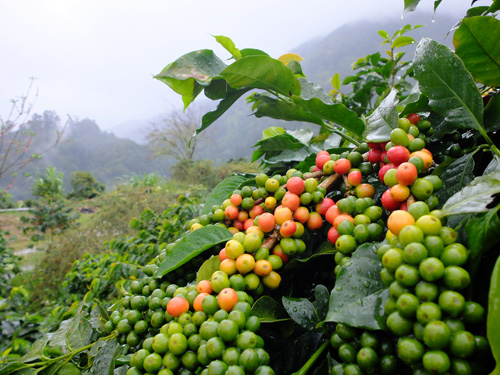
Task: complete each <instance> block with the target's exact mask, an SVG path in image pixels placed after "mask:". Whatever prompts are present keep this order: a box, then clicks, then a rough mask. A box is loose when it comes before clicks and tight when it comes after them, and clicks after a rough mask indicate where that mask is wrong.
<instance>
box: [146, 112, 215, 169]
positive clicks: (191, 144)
mask: <svg viewBox="0 0 500 375" xmlns="http://www.w3.org/2000/svg"><path fill="white" fill-rule="evenodd" d="M205 112H206V110H204V109H203V108H202V107H195V106H194V107H193V108H191V107H189V108H188V109H187V110H186V111H185V112H182V111H180V110H174V111H171V112H170V113H169V114H168V115H167V116H166V117H165V118H164V119H163V120H162V122H161V123H160V124H156V123H153V127H152V130H151V131H150V132H149V134H148V135H147V139H148V142H149V145H150V146H151V147H152V149H153V153H154V156H160V155H167V156H170V157H172V158H174V159H175V160H176V162H180V161H184V160H193V159H194V157H195V153H196V151H197V150H198V151H199V148H200V146H202V145H203V143H206V141H207V139H206V136H205V134H204V138H203V140H202V139H201V138H200V137H193V135H194V134H195V132H196V129H198V127H199V126H200V124H201V118H202V116H203V114H204V113H205Z"/></svg>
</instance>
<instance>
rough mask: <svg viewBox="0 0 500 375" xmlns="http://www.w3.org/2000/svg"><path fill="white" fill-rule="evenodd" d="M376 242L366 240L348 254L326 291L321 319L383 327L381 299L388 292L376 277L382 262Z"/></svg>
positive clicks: (384, 297)
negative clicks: (327, 297)
mask: <svg viewBox="0 0 500 375" xmlns="http://www.w3.org/2000/svg"><path fill="white" fill-rule="evenodd" d="M378 246H379V244H378V243H366V244H363V245H361V246H360V247H358V249H357V250H356V251H355V252H354V253H353V254H352V257H351V261H350V262H348V263H347V264H346V265H344V266H343V267H342V268H341V270H340V272H339V273H338V275H337V280H336V282H335V287H334V288H333V290H332V292H331V294H330V306H329V310H328V315H327V316H326V319H325V322H336V323H345V324H349V325H350V326H352V327H358V328H364V329H383V328H384V325H385V319H384V303H385V299H386V298H387V297H388V293H387V294H386V293H382V290H383V289H384V288H385V286H384V284H383V283H382V280H381V279H380V270H381V269H382V264H381V263H380V260H379V259H378V257H377V248H378Z"/></svg>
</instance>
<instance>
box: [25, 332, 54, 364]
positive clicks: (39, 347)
mask: <svg viewBox="0 0 500 375" xmlns="http://www.w3.org/2000/svg"><path fill="white" fill-rule="evenodd" d="M48 342H49V338H48V337H44V338H41V339H38V340H36V341H35V342H34V343H33V345H32V346H31V348H30V350H29V352H28V353H26V354H25V355H24V356H23V357H22V358H21V360H22V361H23V362H32V361H36V360H37V359H40V358H42V355H43V350H44V349H45V347H46V346H47V343H48Z"/></svg>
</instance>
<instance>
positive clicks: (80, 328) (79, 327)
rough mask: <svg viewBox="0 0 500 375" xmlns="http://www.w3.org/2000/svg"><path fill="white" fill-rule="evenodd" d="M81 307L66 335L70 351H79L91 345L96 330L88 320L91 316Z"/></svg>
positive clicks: (71, 321)
mask: <svg viewBox="0 0 500 375" xmlns="http://www.w3.org/2000/svg"><path fill="white" fill-rule="evenodd" d="M84 308H85V307H84V305H80V308H79V310H78V312H77V313H76V314H75V316H74V317H73V318H72V319H71V320H70V323H69V325H68V331H67V333H66V342H67V346H68V349H70V348H71V349H72V350H74V349H79V348H82V347H84V346H86V345H88V344H90V342H91V339H92V334H93V332H94V330H93V329H92V326H91V325H90V322H89V320H88V317H89V314H88V313H87V312H86V311H85V310H84Z"/></svg>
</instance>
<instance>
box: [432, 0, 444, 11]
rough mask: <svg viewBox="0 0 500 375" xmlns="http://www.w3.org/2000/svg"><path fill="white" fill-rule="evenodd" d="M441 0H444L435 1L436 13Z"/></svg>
mask: <svg viewBox="0 0 500 375" xmlns="http://www.w3.org/2000/svg"><path fill="white" fill-rule="evenodd" d="M441 1H443V0H436V1H434V14H436V10H437V8H438V6H439V4H441Z"/></svg>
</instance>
